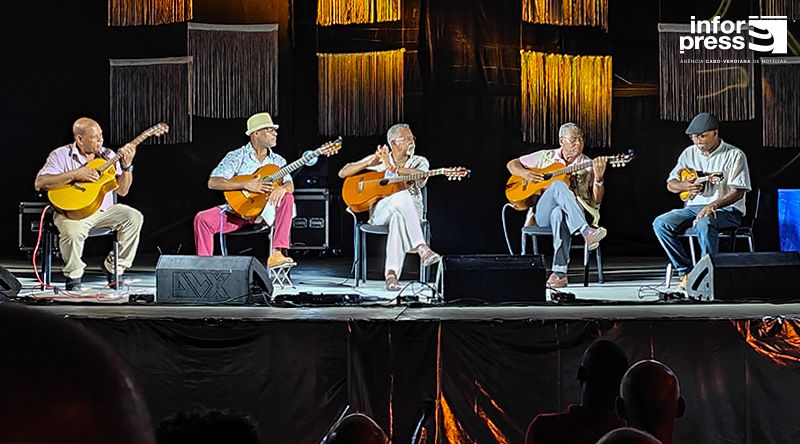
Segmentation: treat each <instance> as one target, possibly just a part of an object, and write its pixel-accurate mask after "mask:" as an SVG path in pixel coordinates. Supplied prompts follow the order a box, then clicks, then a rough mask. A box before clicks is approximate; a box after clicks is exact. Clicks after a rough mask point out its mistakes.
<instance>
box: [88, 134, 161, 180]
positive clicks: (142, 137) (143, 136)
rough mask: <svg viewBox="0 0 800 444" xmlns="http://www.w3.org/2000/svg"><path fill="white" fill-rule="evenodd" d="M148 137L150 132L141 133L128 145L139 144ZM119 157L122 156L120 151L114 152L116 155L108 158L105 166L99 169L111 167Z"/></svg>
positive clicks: (101, 170)
mask: <svg viewBox="0 0 800 444" xmlns="http://www.w3.org/2000/svg"><path fill="white" fill-rule="evenodd" d="M148 137H150V134H146V133H142V134H139V135H138V136H136V138H135V139H133V140H131V141H130V142H128V143H127V145H133V146H139V144H140V143H142V142H144V141H145V139H147V138H148ZM119 158H120V155H119V151H117V152H116V153H114V156H112V157H111V158H110V159H108V160H106V163H104V164H103V166H101V167H100V168H98V171H99V172H100V173H103V172H105V171H106V170H107V169H109V168H111V165H114V164H115V163H117V161H118V160H119Z"/></svg>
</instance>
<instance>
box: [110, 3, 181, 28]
mask: <svg viewBox="0 0 800 444" xmlns="http://www.w3.org/2000/svg"><path fill="white" fill-rule="evenodd" d="M191 19H192V0H108V26H135V25H163V24H166V23H177V22H185V21H187V20H191Z"/></svg>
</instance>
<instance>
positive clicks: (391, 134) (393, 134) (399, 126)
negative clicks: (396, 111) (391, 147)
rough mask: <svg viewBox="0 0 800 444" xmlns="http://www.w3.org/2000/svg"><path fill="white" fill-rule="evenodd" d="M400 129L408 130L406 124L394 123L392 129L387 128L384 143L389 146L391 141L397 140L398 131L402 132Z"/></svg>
mask: <svg viewBox="0 0 800 444" xmlns="http://www.w3.org/2000/svg"><path fill="white" fill-rule="evenodd" d="M402 129H409V126H408V124H407V123H396V124H394V125H392V127H391V128H389V131H386V141H387V142H389V144H391V143H392V140H394V139H396V138H397V133H399V132H400V130H402Z"/></svg>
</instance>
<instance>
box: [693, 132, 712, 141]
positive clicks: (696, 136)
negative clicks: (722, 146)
mask: <svg viewBox="0 0 800 444" xmlns="http://www.w3.org/2000/svg"><path fill="white" fill-rule="evenodd" d="M710 135H711V131H706V132H704V133H700V134H689V140H697V139H705V138H706V137H708V136H710Z"/></svg>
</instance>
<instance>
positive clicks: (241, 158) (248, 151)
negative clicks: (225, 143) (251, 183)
mask: <svg viewBox="0 0 800 444" xmlns="http://www.w3.org/2000/svg"><path fill="white" fill-rule="evenodd" d="M264 165H277V166H279V167H284V166H286V159H284V158H283V156H281V155H280V154H278V153H276V152H275V150H272V149H271V150H269V154H268V155H267V157H265V158H264V160H263V161H259V160H258V157H256V150H255V148H253V145H252V144H251V143H249V142H248V143H247V145H245V146H243V147H241V148H238V149H235V150H233V151H231V152H229V153H228V154H226V155H225V157H224V158H223V159H222V160H221V161H220V162H219V164H218V165H217V167H216V168H214V170H213V171H212V172H211V177H222V178H225V179H230V178H232V177H233V176H240V175H242V174H253V173H255V172H256V170H258V169H259V168H261V167H262V166H264ZM283 181H284V182H291V181H292V175H291V174H287V175H286V176H285V177H284V178H283Z"/></svg>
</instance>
